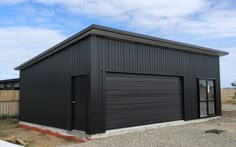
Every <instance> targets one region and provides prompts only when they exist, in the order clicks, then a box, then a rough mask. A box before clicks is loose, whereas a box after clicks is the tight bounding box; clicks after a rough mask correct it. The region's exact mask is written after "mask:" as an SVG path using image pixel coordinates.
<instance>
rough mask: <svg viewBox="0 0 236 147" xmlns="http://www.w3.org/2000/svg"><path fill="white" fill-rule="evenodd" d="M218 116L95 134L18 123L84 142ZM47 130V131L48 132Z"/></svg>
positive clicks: (206, 119)
mask: <svg viewBox="0 0 236 147" xmlns="http://www.w3.org/2000/svg"><path fill="white" fill-rule="evenodd" d="M217 118H220V116H218V117H211V118H204V119H197V120H191V121H184V120H180V121H172V122H164V123H157V124H151V125H143V126H136V127H129V128H122V129H115V130H108V131H106V133H102V134H95V135H88V134H86V133H85V132H83V131H78V130H72V131H68V130H64V129H58V128H54V127H48V126H43V125H38V124H33V123H28V122H23V121H20V122H19V123H20V125H21V126H22V127H24V128H29V129H32V130H35V131H39V132H43V133H46V134H50V135H54V136H57V137H61V138H65V139H71V140H75V141H78V142H85V141H88V140H91V139H97V138H104V137H109V136H114V135H121V134H126V133H132V132H138V131H145V130H151V129H158V128H163V127H168V126H179V125H185V124H191V123H201V122H205V121H209V120H213V119H217ZM48 132H49V133H48Z"/></svg>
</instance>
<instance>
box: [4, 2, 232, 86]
mask: <svg viewBox="0 0 236 147" xmlns="http://www.w3.org/2000/svg"><path fill="white" fill-rule="evenodd" d="M91 24H99V25H105V26H108V27H113V28H117V29H122V30H127V31H132V32H136V33H141V34H146V35H151V36H156V37H160V38H165V39H170V40H175V41H180V42H184V43H189V44H194V45H199V46H204V47H208V48H213V49H218V50H223V51H228V52H229V53H230V55H228V56H225V57H222V58H221V59H220V61H221V65H220V66H221V85H222V87H230V84H231V83H232V82H234V81H236V68H235V64H236V0H191V1H190V0H165V1H163V0H145V1H143V0H118V1H117V0H0V80H1V79H9V78H17V77H19V72H18V71H14V67H16V66H18V65H19V64H21V63H23V62H25V61H27V60H29V59H30V58H32V57H34V56H36V55H38V54H39V53H41V52H43V51H45V50H47V49H48V48H50V47H52V46H54V45H56V44H57V43H59V42H61V41H63V40H64V39H66V38H68V37H70V36H71V35H73V34H75V33H77V32H79V31H81V30H82V29H84V28H86V27H88V26H89V25H91Z"/></svg>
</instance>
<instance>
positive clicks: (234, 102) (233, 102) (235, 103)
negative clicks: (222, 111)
mask: <svg viewBox="0 0 236 147" xmlns="http://www.w3.org/2000/svg"><path fill="white" fill-rule="evenodd" d="M225 103H227V104H234V105H236V98H235V97H234V98H233V99H231V100H228V101H226V102H225Z"/></svg>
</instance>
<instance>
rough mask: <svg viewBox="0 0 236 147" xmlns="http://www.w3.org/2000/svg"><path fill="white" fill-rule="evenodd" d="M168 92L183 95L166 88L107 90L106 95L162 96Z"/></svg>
mask: <svg viewBox="0 0 236 147" xmlns="http://www.w3.org/2000/svg"><path fill="white" fill-rule="evenodd" d="M167 92H168V94H170V95H181V94H180V93H178V92H176V91H168V90H164V91H161V90H157V91H140V90H137V91H135V90H132V91H107V92H106V95H108V96H117V95H119V96H121V95H123V96H126V95H127V96H129V95H130V96H134V95H144V96H146V95H155V96H156V95H160V96H161V95H162V96H165V95H166V93H167Z"/></svg>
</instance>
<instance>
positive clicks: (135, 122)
mask: <svg viewBox="0 0 236 147" xmlns="http://www.w3.org/2000/svg"><path fill="white" fill-rule="evenodd" d="M179 117H180V116H178V115H176V116H175V115H173V116H172V118H166V117H165V115H163V116H158V117H147V118H146V119H145V118H131V119H123V120H120V119H118V120H111V121H108V122H107V124H106V125H107V127H108V128H111V129H115V128H124V127H130V126H139V125H148V124H154V123H161V122H168V121H173V119H174V120H178V119H179ZM111 124H112V125H111ZM114 126H115V127H114Z"/></svg>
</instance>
